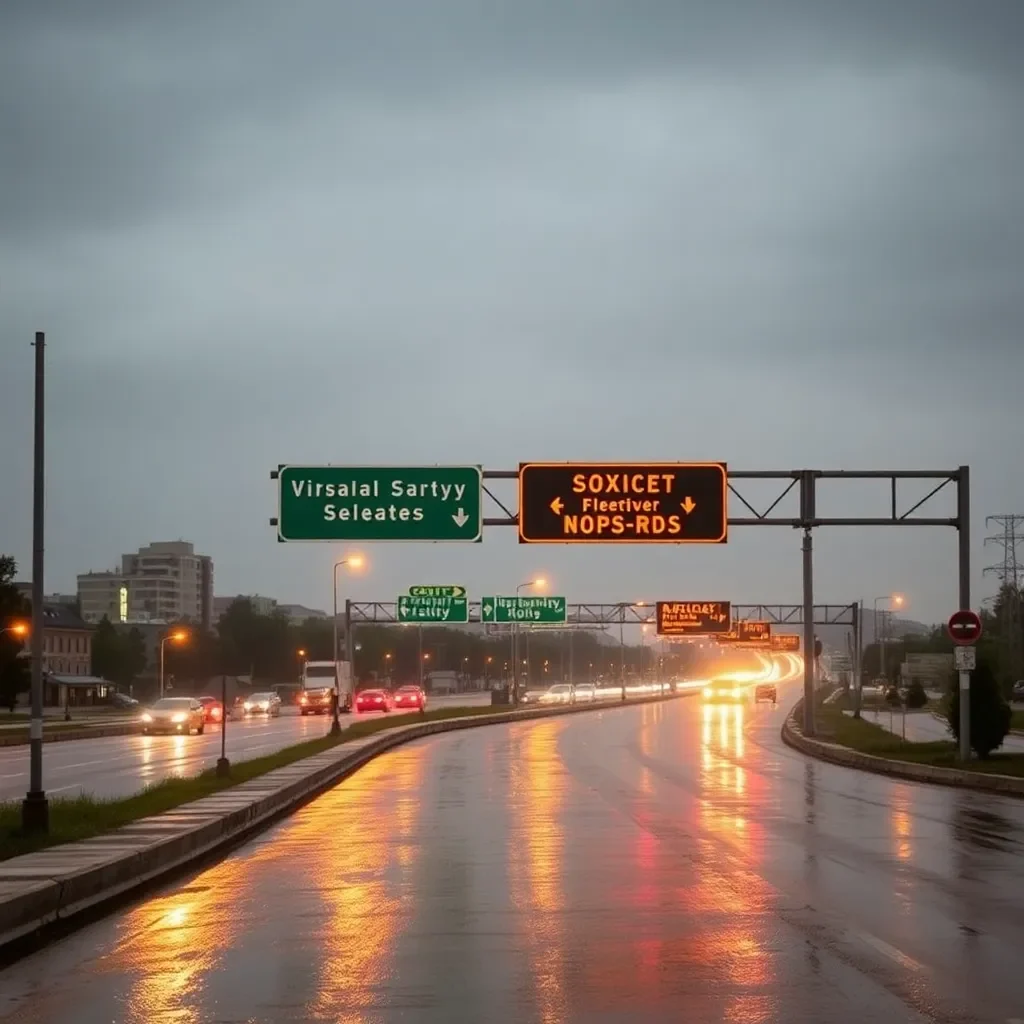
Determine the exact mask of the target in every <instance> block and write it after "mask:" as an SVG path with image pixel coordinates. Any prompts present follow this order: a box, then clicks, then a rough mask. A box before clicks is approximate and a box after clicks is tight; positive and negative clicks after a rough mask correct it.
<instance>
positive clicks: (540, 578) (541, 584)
mask: <svg viewBox="0 0 1024 1024" xmlns="http://www.w3.org/2000/svg"><path fill="white" fill-rule="evenodd" d="M530 585H531V586H534V587H538V588H539V589H541V590H543V589H544V587H546V586H547V585H548V581H547V580H546V579H544V577H543V576H538V577H537V578H536V579H535V580H534V581H533V582H532V583H531V584H530Z"/></svg>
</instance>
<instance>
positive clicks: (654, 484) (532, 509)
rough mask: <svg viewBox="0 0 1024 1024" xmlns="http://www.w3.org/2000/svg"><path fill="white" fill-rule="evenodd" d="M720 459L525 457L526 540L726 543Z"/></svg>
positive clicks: (724, 475) (522, 505) (522, 524)
mask: <svg viewBox="0 0 1024 1024" xmlns="http://www.w3.org/2000/svg"><path fill="white" fill-rule="evenodd" d="M728 490H729V477H728V472H727V470H726V466H725V463H724V462H627V463H621V462H577V463H565V462H524V463H520V466H519V540H520V542H521V543H523V544H588V543H589V544H607V543H625V544H724V543H725V542H726V540H727V538H728V533H729V522H728V512H727V504H728V502H727V495H728Z"/></svg>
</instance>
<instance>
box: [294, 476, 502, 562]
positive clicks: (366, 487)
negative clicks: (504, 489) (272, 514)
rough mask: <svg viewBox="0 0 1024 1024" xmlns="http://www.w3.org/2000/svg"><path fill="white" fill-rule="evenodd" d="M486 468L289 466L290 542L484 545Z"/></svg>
mask: <svg viewBox="0 0 1024 1024" xmlns="http://www.w3.org/2000/svg"><path fill="white" fill-rule="evenodd" d="M482 494H483V470H482V469H481V468H480V467H479V466H282V467H281V468H280V469H279V470H278V514H277V535H278V538H279V539H280V540H283V541H303V540H319V541H368V542H374V541H432V542H459V541H462V542H470V543H472V542H476V541H479V540H480V539H481V538H482V537H483V514H482V509H483V499H482Z"/></svg>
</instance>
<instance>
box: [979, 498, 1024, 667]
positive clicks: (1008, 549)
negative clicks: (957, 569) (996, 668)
mask: <svg viewBox="0 0 1024 1024" xmlns="http://www.w3.org/2000/svg"><path fill="white" fill-rule="evenodd" d="M989 523H995V524H996V525H997V526H1000V527H1002V531H1003V532H1002V533H1000V534H996V535H994V536H992V537H986V538H985V544H986V545H988V544H998V545H999V546H1000V547H1001V548H1002V549H1003V559H1002V561H1001V562H997V563H996V564H995V565H990V566H988V567H987V568H985V569H984V573H985V575H987V576H995V577H996V579H998V580H999V584H1000V588H999V589H1000V598H1001V601H1002V608H1001V612H1002V615H1001V618H1002V622H1001V623H1000V626H1001V634H1002V642H1003V645H1004V647H1005V651H1006V662H1005V664H1006V668H1007V670H1008V672H1009V675H1010V679H1011V680H1016V679H1020V678H1022V677H1024V627H1022V624H1021V602H1020V589H1021V583H1022V582H1024V565H1022V563H1021V558H1020V557H1019V551H1018V547H1019V546H1020V545H1024V515H1002V516H986V517H985V526H986V527H988V525H989Z"/></svg>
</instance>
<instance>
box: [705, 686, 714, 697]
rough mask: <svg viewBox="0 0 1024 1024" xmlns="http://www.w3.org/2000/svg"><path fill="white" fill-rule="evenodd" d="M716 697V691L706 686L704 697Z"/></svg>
mask: <svg viewBox="0 0 1024 1024" xmlns="http://www.w3.org/2000/svg"><path fill="white" fill-rule="evenodd" d="M714 695H715V691H714V690H712V689H711V687H710V686H705V687H704V696H705V697H713V696H714Z"/></svg>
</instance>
